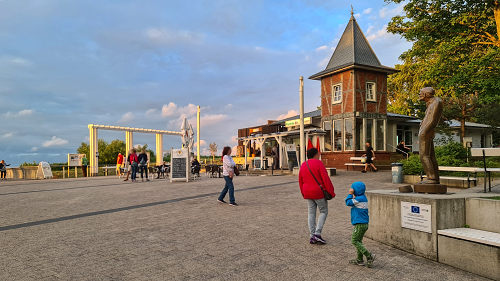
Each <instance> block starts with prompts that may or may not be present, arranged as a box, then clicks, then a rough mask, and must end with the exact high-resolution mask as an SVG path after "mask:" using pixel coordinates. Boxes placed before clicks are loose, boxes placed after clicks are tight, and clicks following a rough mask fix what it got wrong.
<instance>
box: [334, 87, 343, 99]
mask: <svg viewBox="0 0 500 281" xmlns="http://www.w3.org/2000/svg"><path fill="white" fill-rule="evenodd" d="M341 101H342V84H338V85H334V86H333V103H337V102H341Z"/></svg>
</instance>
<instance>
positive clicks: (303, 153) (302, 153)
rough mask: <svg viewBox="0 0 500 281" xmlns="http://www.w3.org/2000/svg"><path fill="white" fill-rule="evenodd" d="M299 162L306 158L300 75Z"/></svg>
mask: <svg viewBox="0 0 500 281" xmlns="http://www.w3.org/2000/svg"><path fill="white" fill-rule="evenodd" d="M299 80H300V87H299V96H300V164H301V165H302V163H304V161H305V160H306V139H305V136H304V77H302V76H300V78H299Z"/></svg>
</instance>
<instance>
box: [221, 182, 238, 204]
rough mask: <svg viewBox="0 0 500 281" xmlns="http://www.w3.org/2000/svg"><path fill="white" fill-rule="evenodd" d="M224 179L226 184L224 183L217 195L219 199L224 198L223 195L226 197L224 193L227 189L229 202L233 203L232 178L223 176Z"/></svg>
mask: <svg viewBox="0 0 500 281" xmlns="http://www.w3.org/2000/svg"><path fill="white" fill-rule="evenodd" d="M224 180H225V181H226V185H224V189H223V190H222V192H221V193H220V195H219V200H221V201H222V200H224V197H226V193H227V192H228V191H229V202H231V203H234V202H235V200H234V185H233V179H232V178H230V177H228V176H224Z"/></svg>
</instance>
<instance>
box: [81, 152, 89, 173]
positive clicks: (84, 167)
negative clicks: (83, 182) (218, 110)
mask: <svg viewBox="0 0 500 281" xmlns="http://www.w3.org/2000/svg"><path fill="white" fill-rule="evenodd" d="M88 165H89V159H87V156H86V155H83V158H82V173H83V177H84V178H85V177H87V166H88Z"/></svg>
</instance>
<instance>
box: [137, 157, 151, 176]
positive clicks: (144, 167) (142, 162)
mask: <svg viewBox="0 0 500 281" xmlns="http://www.w3.org/2000/svg"><path fill="white" fill-rule="evenodd" d="M137 159H138V160H139V170H140V171H141V181H144V176H143V174H144V172H146V181H149V179H148V161H149V160H148V155H147V154H146V150H145V149H143V150H142V151H141V153H140V154H139V157H137Z"/></svg>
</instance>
